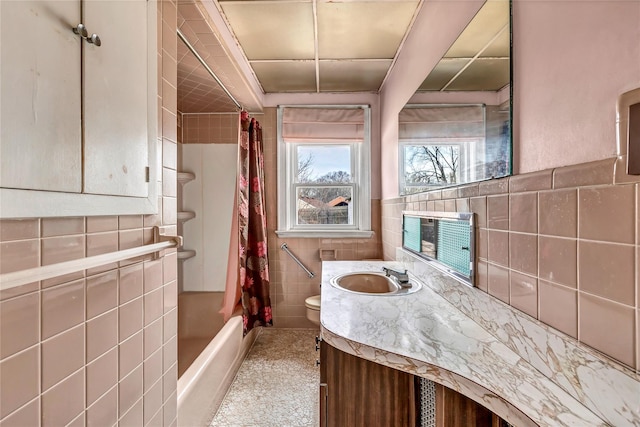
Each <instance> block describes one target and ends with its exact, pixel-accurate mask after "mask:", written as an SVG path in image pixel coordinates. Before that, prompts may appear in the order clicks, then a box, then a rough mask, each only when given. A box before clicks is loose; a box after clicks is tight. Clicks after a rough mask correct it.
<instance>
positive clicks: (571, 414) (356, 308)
mask: <svg viewBox="0 0 640 427" xmlns="http://www.w3.org/2000/svg"><path fill="white" fill-rule="evenodd" d="M382 266H387V267H392V268H398V269H402V268H404V267H405V266H406V264H402V263H400V262H390V261H331V262H323V264H322V293H321V298H322V299H321V331H322V336H323V339H324V340H325V341H326V342H327V343H329V344H331V345H333V346H334V347H336V348H339V349H340V350H342V351H346V352H348V353H350V354H354V355H356V356H359V357H362V358H365V359H368V360H372V361H375V362H378V363H381V364H383V365H386V366H390V367H393V368H396V369H400V370H403V371H406V372H409V373H412V374H415V375H419V376H422V377H425V378H428V379H431V380H434V381H436V382H438V383H441V384H443V385H445V386H447V387H449V388H452V389H454V390H457V391H459V392H461V393H462V394H464V395H466V396H468V397H470V398H472V399H474V400H476V401H477V402H479V403H480V404H482V405H483V406H485V407H487V408H489V409H491V410H492V411H493V412H495V413H496V414H498V415H499V416H501V417H502V418H503V419H505V420H507V421H508V422H510V423H511V424H513V425H517V426H533V425H539V426H550V427H551V426H553V427H556V426H603V425H610V424H609V423H607V422H606V421H604V420H603V419H602V417H599V416H598V415H596V413H594V412H593V411H592V410H591V409H589V408H588V407H587V406H585V404H584V403H583V402H581V401H579V400H578V399H576V397H575V396H573V395H572V394H570V393H568V392H567V391H565V389H564V388H562V387H560V386H559V385H558V384H557V383H556V382H554V381H553V380H552V379H551V378H549V376H547V375H545V374H543V373H542V372H541V371H540V370H539V369H536V367H534V366H533V365H532V364H531V363H529V361H527V360H526V358H524V357H522V356H521V355H520V354H518V353H517V352H516V351H513V349H511V348H509V346H507V345H506V344H505V343H504V342H503V341H501V340H499V339H498V338H496V337H495V336H494V335H492V334H491V333H490V332H489V331H487V330H486V329H485V328H483V327H482V326H480V324H478V323H476V322H475V321H474V320H472V319H471V318H470V317H468V316H467V315H465V314H464V313H463V312H462V311H460V310H459V309H457V308H456V306H454V305H453V304H451V303H450V302H449V301H447V299H445V298H444V297H443V296H441V295H440V294H439V293H437V292H435V291H434V289H432V287H431V286H428V285H427V284H426V283H425V281H424V280H423V279H422V277H421V280H420V282H421V283H423V286H422V289H420V290H419V291H417V292H415V293H411V294H408V295H366V294H357V293H353V292H347V291H345V290H342V289H339V288H336V287H334V286H332V285H331V284H330V279H331V278H332V277H335V276H337V275H340V274H344V273H348V272H355V271H381V269H382ZM409 272H410V274H411V278H412V280H414V281H415V280H417V278H416V276H414V275H413V274H412V273H413V272H412V270H409ZM422 274H424V273H422ZM434 274H436V275H439V273H437V272H436V271H435V270H434ZM440 275H441V274H440ZM443 280H447V279H443ZM449 280H454V279H449ZM460 286H464V285H462V284H460ZM469 289H470V288H469ZM472 291H477V292H481V291H478V290H473V289H472ZM559 363H560V364H562V361H559ZM629 425H635V423H633V422H632V423H631V424H629Z"/></svg>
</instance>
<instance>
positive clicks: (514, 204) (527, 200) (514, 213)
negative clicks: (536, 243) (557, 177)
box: [509, 193, 538, 233]
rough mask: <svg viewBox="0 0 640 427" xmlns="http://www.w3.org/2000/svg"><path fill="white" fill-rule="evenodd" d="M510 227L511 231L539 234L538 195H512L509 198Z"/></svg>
mask: <svg viewBox="0 0 640 427" xmlns="http://www.w3.org/2000/svg"><path fill="white" fill-rule="evenodd" d="M509 227H510V230H511V231H521V232H525V233H537V232H538V195H537V193H523V194H512V195H511V196H509Z"/></svg>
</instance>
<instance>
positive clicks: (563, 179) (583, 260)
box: [382, 159, 640, 370]
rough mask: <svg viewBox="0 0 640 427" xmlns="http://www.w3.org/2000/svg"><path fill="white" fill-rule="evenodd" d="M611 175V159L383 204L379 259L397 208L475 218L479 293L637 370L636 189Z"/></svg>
mask: <svg viewBox="0 0 640 427" xmlns="http://www.w3.org/2000/svg"><path fill="white" fill-rule="evenodd" d="M614 176H615V159H610V160H604V161H598V162H593V163H587V164H583V165H576V166H570V167H564V168H558V169H552V170H546V171H541V172H535V173H531V174H525V175H516V176H513V177H510V178H504V179H499V180H492V181H485V182H482V183H479V184H473V185H468V186H462V187H458V188H452V189H444V190H438V191H432V192H428V193H422V194H419V195H412V196H408V197H406V198H398V199H392V200H385V201H383V202H382V227H383V251H384V256H385V259H394V257H395V248H396V247H397V246H401V245H402V240H401V236H402V233H401V230H402V210H422V211H424V210H427V211H458V212H469V211H471V212H475V213H476V218H477V240H476V251H477V252H476V253H477V256H478V265H477V267H478V270H477V277H476V280H477V287H478V288H479V289H481V290H482V291H484V292H488V293H489V294H491V295H493V296H494V297H496V298H498V299H500V300H502V301H504V302H505V303H507V304H510V305H511V306H513V307H515V308H517V309H519V310H521V311H523V312H525V313H527V314H529V315H530V316H532V317H534V318H537V319H539V320H540V321H542V322H544V323H546V324H548V325H550V326H552V327H554V328H556V329H558V330H560V331H562V332H564V333H566V334H568V335H570V336H571V337H574V338H577V339H578V340H579V341H581V342H583V343H584V344H587V345H589V346H591V347H593V348H595V349H597V350H599V351H601V352H603V353H605V354H607V355H608V356H610V357H612V358H614V359H616V360H618V361H620V362H622V363H624V364H625V365H628V366H630V367H632V368H635V369H637V370H638V369H640V285H639V284H638V278H637V276H638V274H637V271H638V266H640V246H639V244H640V214H639V212H638V208H637V206H638V184H637V183H634V182H631V183H629V182H626V181H629V177H627V178H625V179H617V178H616V179H615V181H614ZM618 176H620V173H619V171H618ZM614 182H615V183H614Z"/></svg>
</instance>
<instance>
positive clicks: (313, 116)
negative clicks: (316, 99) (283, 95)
mask: <svg viewBox="0 0 640 427" xmlns="http://www.w3.org/2000/svg"><path fill="white" fill-rule="evenodd" d="M282 138H283V140H284V141H285V142H325V143H326V142H338V141H345V142H363V141H364V110H363V109H361V108H293V107H287V108H284V111H283V114H282Z"/></svg>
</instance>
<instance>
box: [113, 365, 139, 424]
mask: <svg viewBox="0 0 640 427" xmlns="http://www.w3.org/2000/svg"><path fill="white" fill-rule="evenodd" d="M142 375H143V368H142V365H140V366H138V367H137V368H136V369H134V370H133V371H132V372H131V373H130V374H129V375H127V376H126V377H125V378H123V379H122V380H121V381H120V383H119V384H118V389H119V393H118V397H119V405H118V407H119V415H120V416H123V415H124V414H125V413H126V412H127V411H129V409H131V407H132V406H133V405H134V404H135V403H136V402H137V401H138V400H140V399H141V398H142Z"/></svg>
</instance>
